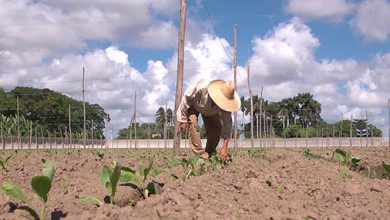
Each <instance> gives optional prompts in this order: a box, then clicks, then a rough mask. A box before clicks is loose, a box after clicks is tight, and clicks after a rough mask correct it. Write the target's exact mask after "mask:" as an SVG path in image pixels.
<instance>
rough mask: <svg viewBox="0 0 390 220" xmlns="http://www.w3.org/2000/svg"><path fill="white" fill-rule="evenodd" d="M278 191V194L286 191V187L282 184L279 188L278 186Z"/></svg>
mask: <svg viewBox="0 0 390 220" xmlns="http://www.w3.org/2000/svg"><path fill="white" fill-rule="evenodd" d="M276 192H277V193H278V194H283V193H284V188H283V187H282V186H279V187H278V188H276Z"/></svg>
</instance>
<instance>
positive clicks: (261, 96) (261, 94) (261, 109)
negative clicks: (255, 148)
mask: <svg viewBox="0 0 390 220" xmlns="http://www.w3.org/2000/svg"><path fill="white" fill-rule="evenodd" d="M262 112H263V86H261V92H260V121H259V130H260V138H259V142H260V147H262V146H263V145H262V143H261V142H262V141H261V117H262Z"/></svg>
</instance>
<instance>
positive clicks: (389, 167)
mask: <svg viewBox="0 0 390 220" xmlns="http://www.w3.org/2000/svg"><path fill="white" fill-rule="evenodd" d="M382 167H383V169H384V170H385V172H386V175H387V177H389V178H390V163H386V162H384V161H383V162H382Z"/></svg>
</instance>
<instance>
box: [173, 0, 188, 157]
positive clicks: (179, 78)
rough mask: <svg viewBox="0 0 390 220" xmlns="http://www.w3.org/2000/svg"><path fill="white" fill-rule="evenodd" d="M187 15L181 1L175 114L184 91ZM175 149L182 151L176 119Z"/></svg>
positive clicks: (185, 3)
mask: <svg viewBox="0 0 390 220" xmlns="http://www.w3.org/2000/svg"><path fill="white" fill-rule="evenodd" d="M186 14H187V1H186V0H181V8H180V29H179V39H178V42H177V44H178V45H177V78H176V97H175V114H174V116H176V112H177V110H178V109H179V105H180V99H181V95H182V90H183V68H184V39H185V30H186ZM173 137H174V140H173V149H174V150H175V151H176V152H178V151H179V150H180V125H179V122H178V121H177V119H176V117H175V128H174V131H173Z"/></svg>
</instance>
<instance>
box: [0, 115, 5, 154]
mask: <svg viewBox="0 0 390 220" xmlns="http://www.w3.org/2000/svg"><path fill="white" fill-rule="evenodd" d="M0 138H1V143H2V144H3V149H5V143H4V138H3V122H2V121H1V122H0Z"/></svg>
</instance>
